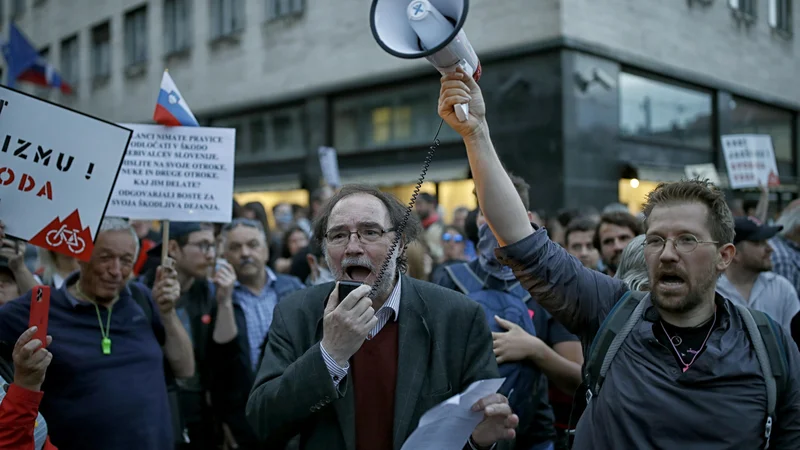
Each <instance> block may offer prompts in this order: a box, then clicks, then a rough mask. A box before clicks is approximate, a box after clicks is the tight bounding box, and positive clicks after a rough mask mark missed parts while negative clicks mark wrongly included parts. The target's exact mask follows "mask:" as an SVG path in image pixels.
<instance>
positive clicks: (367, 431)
mask: <svg viewBox="0 0 800 450" xmlns="http://www.w3.org/2000/svg"><path fill="white" fill-rule="evenodd" d="M397 331H398V327H397V322H394V321H393V320H391V319H390V320H389V322H388V323H386V325H384V327H383V328H382V329H381V331H380V332H379V333H378V334H377V335H376V336H375V337H374V338H373V339H372V340H365V341H364V344H363V345H362V346H361V348H360V349H359V350H358V351H357V352H356V354H355V355H353V358H352V359H351V360H350V376H352V377H353V390H354V392H355V406H356V450H391V449H392V447H393V444H392V432H393V431H394V392H395V385H396V384H397V357H398V332H397Z"/></svg>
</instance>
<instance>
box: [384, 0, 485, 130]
mask: <svg viewBox="0 0 800 450" xmlns="http://www.w3.org/2000/svg"><path fill="white" fill-rule="evenodd" d="M468 9H469V0H373V2H372V9H371V11H370V27H371V28H372V35H373V36H374V37H375V40H376V41H378V44H379V45H380V46H381V48H383V49H384V50H386V51H387V52H388V53H389V54H391V55H394V56H397V57H399V58H406V59H414V58H422V57H424V58H425V59H427V60H428V61H429V62H430V63H431V64H433V66H434V67H436V69H437V70H438V71H439V72H440V73H441V74H442V75H444V74H446V73H448V72H455V71H456V68H457V67H461V68H462V69H463V70H464V72H466V73H467V75H469V76H471V77H472V78H474V79H475V81H478V80H479V79H480V77H481V63H480V61H479V60H478V55H476V54H475V50H473V49H472V45H470V43H469V41H468V40H467V35H466V34H465V33H464V30H462V29H461V28H462V27H463V26H464V22H466V20H467V10H468ZM455 113H456V116H457V117H458V120H460V121H462V122H464V121H466V120H467V117H469V104H460V105H455Z"/></svg>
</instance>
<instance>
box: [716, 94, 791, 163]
mask: <svg viewBox="0 0 800 450" xmlns="http://www.w3.org/2000/svg"><path fill="white" fill-rule="evenodd" d="M729 106H730V116H731V129H730V134H768V135H770V136H772V148H773V149H774V150H775V159H777V160H778V161H784V162H792V161H793V160H794V158H792V113H791V112H789V111H786V110H783V109H778V108H773V107H771V106H767V105H764V104H761V103H756V102H753V101H750V100H745V99H743V98H739V97H734V98H733V100H731V102H730V105H729Z"/></svg>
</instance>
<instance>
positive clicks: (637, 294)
mask: <svg viewBox="0 0 800 450" xmlns="http://www.w3.org/2000/svg"><path fill="white" fill-rule="evenodd" d="M646 295H647V293H645V292H642V291H628V292H626V293H625V295H623V296H622V298H621V299H620V300H619V301H618V302H617V303H616V304H615V305H614V307H613V308H611V311H609V312H608V315H607V316H606V318H605V320H603V323H601V324H600V328H599V329H598V331H597V334H596V335H595V338H594V340H593V341H592V345H591V346H590V347H589V352H588V354H589V358H588V359H587V361H586V366H585V370H584V377H585V380H586V385H587V387H588V389H587V390H586V402H587V404H588V403H589V402H590V401H591V399H592V397H594V396H595V395H597V394H598V393H599V392H600V388H601V387H602V385H603V382H604V381H605V377H606V373H608V369H609V367H610V366H611V362H612V361H613V360H614V357H615V356H616V355H617V351H619V348H620V347H621V346H622V343H623V342H624V341H625V338H627V337H628V334H630V332H631V330H632V329H633V327H634V326H635V325H636V324H637V323H638V322H639V320H640V319H641V317H642V312H643V311H644V305H645V302H643V301H642V300H643V299H644V298H645V296H646Z"/></svg>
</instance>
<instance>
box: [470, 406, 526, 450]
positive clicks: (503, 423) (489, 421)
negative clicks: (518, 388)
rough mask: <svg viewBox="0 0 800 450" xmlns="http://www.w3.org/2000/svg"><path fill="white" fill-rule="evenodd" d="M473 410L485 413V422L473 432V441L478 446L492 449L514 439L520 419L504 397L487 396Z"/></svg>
mask: <svg viewBox="0 0 800 450" xmlns="http://www.w3.org/2000/svg"><path fill="white" fill-rule="evenodd" d="M472 410H473V411H476V412H477V411H483V420H482V421H481V423H479V424H478V426H477V427H475V431H473V432H472V441H473V442H474V443H475V444H476V445H477V446H479V447H490V446H491V445H492V444H494V443H495V442H497V441H503V440H509V439H514V436H515V435H516V431H515V428H516V427H517V425H518V424H519V417H517V415H516V414H514V411H512V410H511V405H509V404H508V399H507V398H506V397H505V396H504V395H502V394H491V395H487V396H486V397H484V398H482V399H480V400H478V401H477V402H476V403H475V404H474V405H472Z"/></svg>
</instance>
